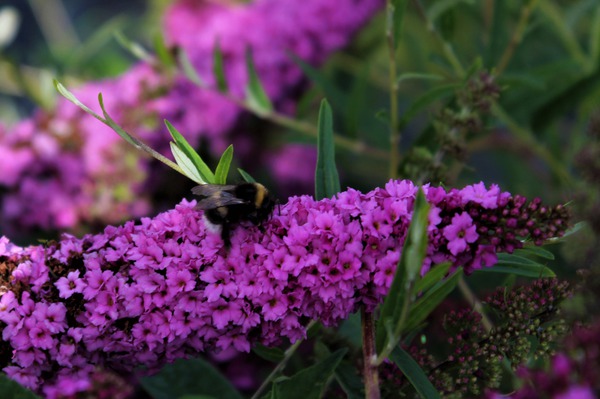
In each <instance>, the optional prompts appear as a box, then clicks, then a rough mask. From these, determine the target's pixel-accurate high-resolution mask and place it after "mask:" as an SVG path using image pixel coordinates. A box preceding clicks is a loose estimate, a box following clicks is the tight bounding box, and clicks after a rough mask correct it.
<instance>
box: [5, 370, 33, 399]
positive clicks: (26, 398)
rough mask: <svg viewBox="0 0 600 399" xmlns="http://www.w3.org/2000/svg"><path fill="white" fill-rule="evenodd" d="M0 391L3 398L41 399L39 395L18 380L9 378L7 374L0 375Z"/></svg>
mask: <svg viewBox="0 0 600 399" xmlns="http://www.w3.org/2000/svg"><path fill="white" fill-rule="evenodd" d="M0 393H2V395H1V396H2V399H40V397H39V396H37V395H36V394H34V393H33V392H31V391H30V390H28V389H27V388H25V387H23V386H21V385H19V383H18V382H16V381H14V380H11V379H10V378H8V376H7V375H6V374H2V375H0Z"/></svg>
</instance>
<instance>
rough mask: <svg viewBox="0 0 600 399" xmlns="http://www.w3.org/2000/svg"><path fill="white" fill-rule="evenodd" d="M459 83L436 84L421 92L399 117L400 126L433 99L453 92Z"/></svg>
mask: <svg viewBox="0 0 600 399" xmlns="http://www.w3.org/2000/svg"><path fill="white" fill-rule="evenodd" d="M460 86H461V85H460V83H451V84H447V85H443V86H438V87H435V88H433V89H431V90H430V91H428V92H427V93H425V94H423V95H422V96H420V97H419V98H417V99H416V100H415V101H413V103H412V104H411V105H410V107H409V108H408V109H407V110H406V112H405V113H404V114H403V115H402V119H400V128H404V127H405V126H406V124H407V123H408V122H409V121H410V120H411V119H412V118H413V117H414V116H415V115H416V114H417V113H418V112H419V111H421V110H422V109H423V108H425V107H426V106H428V105H429V104H431V103H432V102H434V101H437V100H439V99H441V98H443V97H448V96H451V95H453V94H454V92H455V91H456V89H458V88H459V87H460Z"/></svg>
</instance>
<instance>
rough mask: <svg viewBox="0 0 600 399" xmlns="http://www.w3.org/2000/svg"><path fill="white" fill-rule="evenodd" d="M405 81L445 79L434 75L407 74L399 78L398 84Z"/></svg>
mask: <svg viewBox="0 0 600 399" xmlns="http://www.w3.org/2000/svg"><path fill="white" fill-rule="evenodd" d="M405 80H444V77H443V76H440V75H436V74H433V73H419V72H406V73H403V74H401V75H400V76H398V79H396V84H398V85H399V84H400V83H401V82H403V81H405Z"/></svg>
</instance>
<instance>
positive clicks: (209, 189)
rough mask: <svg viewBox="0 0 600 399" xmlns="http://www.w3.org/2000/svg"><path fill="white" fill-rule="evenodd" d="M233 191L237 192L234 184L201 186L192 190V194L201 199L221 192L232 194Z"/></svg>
mask: <svg viewBox="0 0 600 399" xmlns="http://www.w3.org/2000/svg"><path fill="white" fill-rule="evenodd" d="M233 190H235V185H233V184H228V185H223V184H201V185H199V186H196V187H194V188H192V193H194V194H195V195H199V196H201V197H210V196H212V195H214V194H215V193H218V192H220V191H225V192H229V193H232V192H233Z"/></svg>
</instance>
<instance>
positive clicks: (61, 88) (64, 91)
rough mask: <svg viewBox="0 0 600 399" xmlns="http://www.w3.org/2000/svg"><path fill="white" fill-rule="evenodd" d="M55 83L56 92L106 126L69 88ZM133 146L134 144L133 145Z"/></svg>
mask: <svg viewBox="0 0 600 399" xmlns="http://www.w3.org/2000/svg"><path fill="white" fill-rule="evenodd" d="M53 82H54V87H56V91H58V92H59V93H60V95H61V96H63V97H64V98H66V99H67V100H69V101H70V102H72V103H73V104H75V105H77V106H78V107H79V108H81V109H82V110H84V111H85V112H87V113H88V114H90V115H92V116H93V117H94V118H96V119H98V120H99V121H100V122H102V123H105V124H106V121H105V120H104V118H102V117H101V116H100V115H98V114H97V113H95V112H94V111H92V110H91V109H90V108H88V107H87V106H86V105H85V104H83V103H82V102H81V101H79V100H78V99H77V97H75V95H74V94H73V93H71V92H70V91H69V90H67V88H66V87H65V86H63V85H62V83H60V82H59V81H58V80H56V79H54V80H53ZM131 144H133V143H131ZM133 145H135V144H133Z"/></svg>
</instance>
